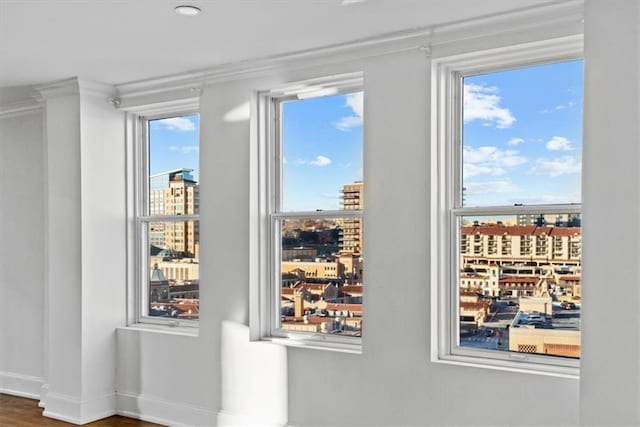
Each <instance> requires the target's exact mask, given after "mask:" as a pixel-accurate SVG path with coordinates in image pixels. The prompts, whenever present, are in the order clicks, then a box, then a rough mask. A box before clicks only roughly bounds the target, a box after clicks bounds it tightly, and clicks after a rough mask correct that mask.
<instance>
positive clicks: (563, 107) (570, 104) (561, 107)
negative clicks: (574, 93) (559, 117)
mask: <svg viewBox="0 0 640 427" xmlns="http://www.w3.org/2000/svg"><path fill="white" fill-rule="evenodd" d="M576 105H578V103H577V102H576V101H573V100H571V101H569V102H567V103H566V104H560V105H556V106H555V107H553V108H547V109H545V110H542V112H543V113H553V112H555V111H560V110H566V109H567V108H573V107H575V106H576Z"/></svg>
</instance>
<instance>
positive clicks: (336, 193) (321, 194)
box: [252, 75, 365, 352]
mask: <svg viewBox="0 0 640 427" xmlns="http://www.w3.org/2000/svg"><path fill="white" fill-rule="evenodd" d="M258 110H259V117H260V118H261V119H262V120H261V122H260V123H261V124H262V125H260V126H259V131H258V133H259V135H260V136H259V141H258V144H257V146H258V152H259V153H260V154H259V157H260V159H261V163H260V165H261V167H260V170H262V171H263V174H262V175H260V176H258V177H256V184H257V185H258V187H259V193H260V198H259V200H260V202H259V203H258V205H259V210H260V224H259V230H260V232H259V233H258V235H259V239H258V240H259V241H258V242H257V243H258V245H257V246H258V247H259V248H260V254H259V255H258V256H257V265H259V274H258V277H257V278H256V280H255V282H256V283H258V286H259V289H258V292H257V294H258V295H259V297H258V301H257V306H258V307H259V309H258V310H252V312H256V313H257V314H258V317H257V318H252V331H253V333H254V335H253V336H254V338H259V339H271V340H274V339H276V340H277V339H283V341H284V342H286V343H288V344H290V345H304V346H307V347H317V348H330V349H335V350H342V351H352V352H358V351H360V345H361V336H362V330H363V294H364V280H363V272H364V256H365V254H364V227H363V209H364V181H363V179H362V150H363V131H362V120H363V92H362V79H361V76H360V75H357V76H353V75H350V76H346V77H341V78H332V79H322V80H314V81H311V82H304V83H302V84H295V85H291V86H288V87H286V88H284V89H279V90H274V91H270V92H266V93H262V94H260V96H259V106H258ZM252 281H253V280H252ZM253 301H254V302H256V300H255V299H254V300H253Z"/></svg>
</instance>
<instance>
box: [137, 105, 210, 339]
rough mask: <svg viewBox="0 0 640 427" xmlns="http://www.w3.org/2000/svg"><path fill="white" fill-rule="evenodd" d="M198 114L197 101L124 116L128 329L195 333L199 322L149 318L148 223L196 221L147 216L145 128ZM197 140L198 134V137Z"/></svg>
mask: <svg viewBox="0 0 640 427" xmlns="http://www.w3.org/2000/svg"><path fill="white" fill-rule="evenodd" d="M195 114H198V115H199V114H200V112H199V102H198V99H185V100H178V101H170V102H165V103H162V104H160V105H153V106H146V107H139V108H131V109H129V110H128V112H127V119H126V120H127V145H128V147H127V157H128V160H127V163H128V166H127V176H128V179H127V181H128V182H127V189H128V193H129V195H128V196H127V210H128V217H129V218H130V220H131V221H130V226H129V229H128V234H129V238H128V239H127V240H128V247H127V252H128V256H127V260H128V264H129V267H128V276H129V278H128V282H129V286H128V288H129V290H128V293H127V295H128V302H127V319H128V322H127V323H128V325H129V326H135V325H151V326H168V327H172V328H175V327H186V328H188V329H192V330H197V329H196V328H198V326H199V321H198V320H191V319H174V318H164V317H156V316H149V315H148V305H149V297H148V294H149V289H148V287H149V274H150V272H149V268H148V265H149V254H148V251H149V236H148V232H147V227H148V224H149V223H151V222H165V221H166V222H170V221H176V220H181V221H184V220H194V221H199V217H200V215H199V214H194V215H154V216H150V215H149V201H150V198H149V135H148V129H149V127H148V124H149V122H150V121H152V120H159V119H164V118H171V117H180V116H187V115H195ZM198 138H199V139H200V132H199V135H198Z"/></svg>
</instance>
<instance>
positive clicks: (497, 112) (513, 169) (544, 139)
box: [462, 61, 583, 206]
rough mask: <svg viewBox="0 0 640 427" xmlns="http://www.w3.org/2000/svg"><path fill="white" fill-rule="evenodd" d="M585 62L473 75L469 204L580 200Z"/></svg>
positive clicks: (467, 125) (467, 98) (467, 139)
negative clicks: (583, 74) (583, 69)
mask: <svg viewBox="0 0 640 427" xmlns="http://www.w3.org/2000/svg"><path fill="white" fill-rule="evenodd" d="M582 65H583V64H582V61H569V62H562V63H555V64H547V65H542V66H536V67H527V68H522V69H515V70H509V71H503V72H498V73H490V74H482V75H477V76H470V77H465V78H464V80H463V83H464V107H463V119H464V124H463V153H462V156H463V170H464V172H463V176H464V178H463V186H464V187H465V188H466V191H465V200H466V201H465V206H482V205H507V206H510V205H513V204H515V203H523V204H526V205H530V204H558V203H580V201H581V187H580V181H581V162H582V106H583V97H582V84H583V76H582Z"/></svg>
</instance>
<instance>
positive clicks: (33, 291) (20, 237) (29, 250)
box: [0, 109, 45, 396]
mask: <svg viewBox="0 0 640 427" xmlns="http://www.w3.org/2000/svg"><path fill="white" fill-rule="evenodd" d="M43 141H44V117H43V113H42V110H39V109H37V110H29V111H24V112H21V113H11V114H6V115H0V303H1V304H2V307H1V308H0V325H2V327H0V390H8V391H14V392H18V393H20V394H24V395H30V396H33V395H35V396H37V395H38V394H39V392H40V386H41V385H42V379H43V377H44V361H43V354H44V346H45V331H44V308H45V307H44V246H45V211H44V206H45V204H44V173H45V171H44V169H43V168H44V162H43V158H44V146H43Z"/></svg>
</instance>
